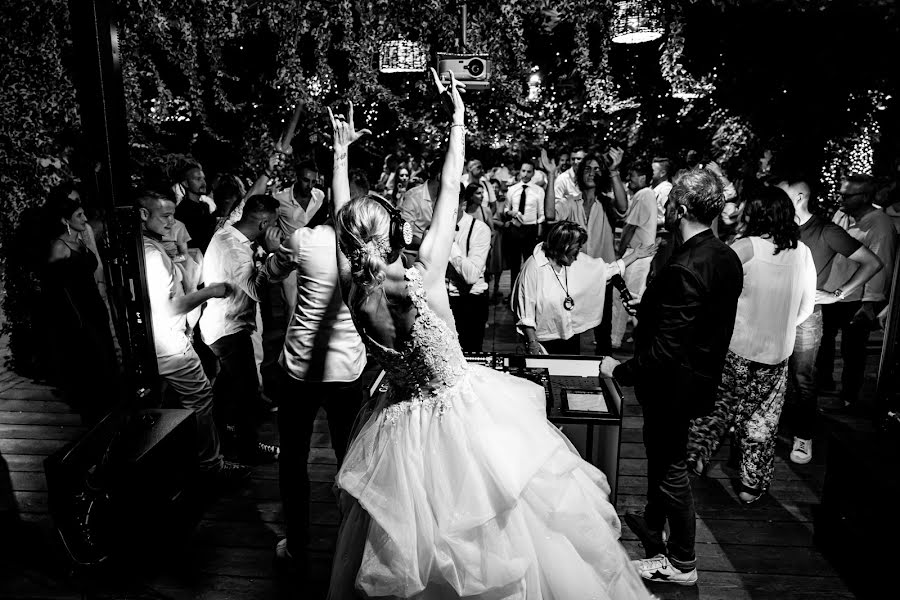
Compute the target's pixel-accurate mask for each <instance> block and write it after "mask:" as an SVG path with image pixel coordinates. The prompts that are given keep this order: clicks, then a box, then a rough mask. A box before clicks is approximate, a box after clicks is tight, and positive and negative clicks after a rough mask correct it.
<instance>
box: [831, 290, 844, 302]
mask: <svg viewBox="0 0 900 600" xmlns="http://www.w3.org/2000/svg"><path fill="white" fill-rule="evenodd" d="M831 293H832V294H834V297H835V298H837V299H838V300H843V299H844V290H842V289H841V288H838V289H836V290H834V291H833V292H831Z"/></svg>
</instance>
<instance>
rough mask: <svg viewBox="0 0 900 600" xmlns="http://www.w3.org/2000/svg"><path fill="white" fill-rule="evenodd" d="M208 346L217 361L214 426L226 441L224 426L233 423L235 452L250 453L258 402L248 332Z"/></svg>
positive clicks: (253, 359) (219, 340) (232, 335)
mask: <svg viewBox="0 0 900 600" xmlns="http://www.w3.org/2000/svg"><path fill="white" fill-rule="evenodd" d="M209 349H210V350H212V352H213V354H215V355H216V358H217V359H218V361H219V374H218V375H217V376H216V381H215V383H214V384H213V396H214V397H215V415H216V425H217V426H218V427H219V432H220V433H222V434H223V435H222V439H223V440H225V441H226V443H227V441H228V439H229V438H228V436H227V435H225V428H226V425H234V426H235V434H236V439H235V448H234V449H233V450H234V452H235V453H236V454H237V455H238V456H240V455H242V454H251V453H253V451H254V450H255V449H256V442H257V435H256V427H257V425H258V424H259V423H258V411H259V409H260V405H261V401H260V397H259V377H258V376H257V374H256V358H255V356H254V354H253V342H252V341H251V339H250V331H239V332H237V333H232V334H231V335H226V336H224V337H221V338H219V339H218V340H216V341H215V342H213V343H212V344H210V345H209ZM228 451H229V449H227V448H226V452H228Z"/></svg>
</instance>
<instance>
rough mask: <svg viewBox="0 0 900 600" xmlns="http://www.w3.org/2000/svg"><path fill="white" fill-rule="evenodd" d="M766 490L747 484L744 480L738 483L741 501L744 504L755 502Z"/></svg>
mask: <svg viewBox="0 0 900 600" xmlns="http://www.w3.org/2000/svg"><path fill="white" fill-rule="evenodd" d="M764 493H765V491H763V490H761V489H759V488H752V487H750V486H749V485H746V484H745V483H744V482H743V481H742V482H740V483H739V484H738V497H739V498H740V499H741V502H743V503H744V504H753V503H754V502H756V501H757V500H759V499H760V498H762V495H763V494H764Z"/></svg>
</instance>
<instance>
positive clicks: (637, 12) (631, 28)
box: [612, 0, 663, 44]
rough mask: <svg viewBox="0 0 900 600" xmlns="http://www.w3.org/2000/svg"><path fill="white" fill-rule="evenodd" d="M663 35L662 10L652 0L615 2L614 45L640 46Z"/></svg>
mask: <svg viewBox="0 0 900 600" xmlns="http://www.w3.org/2000/svg"><path fill="white" fill-rule="evenodd" d="M662 34H663V21H662V9H661V8H660V6H659V5H657V4H656V3H655V2H652V0H622V1H620V2H616V6H615V15H614V17H613V21H612V41H613V42H615V43H616V44H640V43H643V42H652V41H653V40H656V39H659V38H660V37H662Z"/></svg>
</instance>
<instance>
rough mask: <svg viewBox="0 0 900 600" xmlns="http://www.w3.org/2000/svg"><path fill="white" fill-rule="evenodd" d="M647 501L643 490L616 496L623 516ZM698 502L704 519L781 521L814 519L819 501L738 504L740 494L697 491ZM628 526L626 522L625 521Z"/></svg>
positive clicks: (697, 509) (699, 512)
mask: <svg viewBox="0 0 900 600" xmlns="http://www.w3.org/2000/svg"><path fill="white" fill-rule="evenodd" d="M646 504H647V497H646V496H644V495H643V494H640V495H638V494H619V495H618V496H617V498H616V510H617V511H618V512H619V515H620V516H624V515H625V512H626V511H641V510H643V509H644V506H646ZM694 505H695V509H696V511H697V516H699V517H700V518H701V519H707V518H708V519H738V520H742V521H765V522H781V521H785V520H788V521H791V520H792V521H796V522H798V523H812V521H813V509H814V507H815V506H816V504H810V503H805V502H788V501H786V500H784V499H779V500H778V501H777V502H776V501H768V500H767V499H762V500H760V501H759V502H756V503H754V504H751V505H750V506H743V505H740V504H738V501H737V498H736V496H735V497H731V496H729V497H727V498H725V499H723V498H722V497H721V496H718V495H715V496H713V495H704V494H703V493H697V492H696V491H695V492H694ZM623 527H624V525H623Z"/></svg>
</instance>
